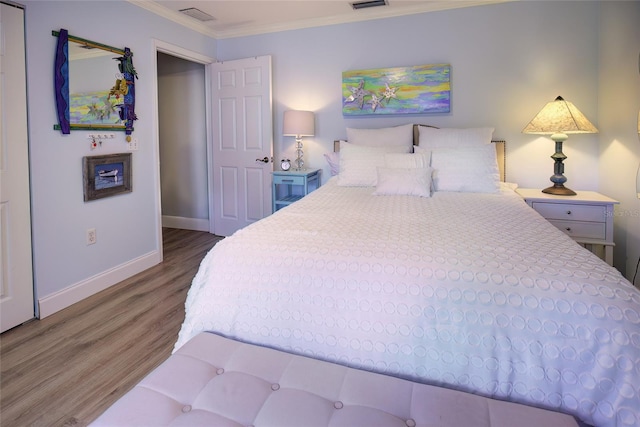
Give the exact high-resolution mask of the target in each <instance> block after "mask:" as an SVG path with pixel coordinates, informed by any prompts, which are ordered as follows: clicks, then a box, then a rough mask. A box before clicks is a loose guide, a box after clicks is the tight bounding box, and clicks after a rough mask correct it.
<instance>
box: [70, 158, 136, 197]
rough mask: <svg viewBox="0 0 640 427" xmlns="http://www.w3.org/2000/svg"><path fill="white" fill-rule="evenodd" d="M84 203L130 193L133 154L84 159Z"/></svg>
mask: <svg viewBox="0 0 640 427" xmlns="http://www.w3.org/2000/svg"><path fill="white" fill-rule="evenodd" d="M82 170H83V173H82V178H83V182H84V201H85V202H88V201H90V200H96V199H102V198H104V197H110V196H115V195H116V194H122V193H130V192H131V191H132V187H131V153H123V154H106V155H103V156H85V157H83V158H82Z"/></svg>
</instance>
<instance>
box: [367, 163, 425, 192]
mask: <svg viewBox="0 0 640 427" xmlns="http://www.w3.org/2000/svg"><path fill="white" fill-rule="evenodd" d="M431 171H432V169H431V168H429V167H425V168H378V184H377V185H376V191H374V193H373V194H374V195H376V196H381V195H393V194H398V195H406V196H419V197H431Z"/></svg>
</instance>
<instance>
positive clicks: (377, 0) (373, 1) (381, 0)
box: [351, 0, 388, 10]
mask: <svg viewBox="0 0 640 427" xmlns="http://www.w3.org/2000/svg"><path fill="white" fill-rule="evenodd" d="M387 4H388V3H387V0H364V1H356V2H353V3H351V7H352V8H354V9H355V10H358V9H367V8H369V7H378V6H386V5H387Z"/></svg>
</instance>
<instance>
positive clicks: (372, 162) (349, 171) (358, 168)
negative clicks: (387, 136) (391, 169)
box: [338, 142, 404, 187]
mask: <svg viewBox="0 0 640 427" xmlns="http://www.w3.org/2000/svg"><path fill="white" fill-rule="evenodd" d="M400 152H404V147H399V146H398V147H365V146H361V145H353V144H351V143H348V142H342V143H340V174H339V175H338V185H340V186H343V187H373V186H375V185H376V182H377V181H378V174H377V168H378V167H384V155H385V154H386V153H400Z"/></svg>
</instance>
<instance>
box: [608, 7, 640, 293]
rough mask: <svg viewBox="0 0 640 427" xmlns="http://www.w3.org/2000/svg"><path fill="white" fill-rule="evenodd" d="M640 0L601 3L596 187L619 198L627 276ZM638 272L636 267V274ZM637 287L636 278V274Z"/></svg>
mask: <svg viewBox="0 0 640 427" xmlns="http://www.w3.org/2000/svg"><path fill="white" fill-rule="evenodd" d="M639 23H640V2H638V1H635V2H601V3H600V25H599V29H600V45H599V49H598V51H599V56H600V61H599V63H600V78H599V94H598V98H599V99H598V107H599V113H598V119H599V122H600V153H599V155H600V158H599V162H600V163H599V166H600V191H602V192H603V193H605V194H607V195H608V196H609V197H612V198H614V199H616V200H618V201H619V202H620V205H619V206H617V207H616V210H615V217H614V224H615V230H614V236H613V237H614V240H615V242H616V247H615V249H614V257H613V259H614V264H615V266H616V267H617V268H618V269H619V270H620V271H622V272H625V273H626V276H627V277H628V278H629V279H632V278H633V275H634V273H635V271H636V266H637V265H638V264H637V263H638V259H639V258H640V199H638V196H637V194H638V193H637V192H638V191H640V188H638V189H636V185H635V182H636V174H637V173H638V167H640V134H638V120H640V116H638V112H639V111H640V25H639ZM638 274H640V272H639V273H638ZM636 284H637V286H639V287H640V277H638V278H636Z"/></svg>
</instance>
